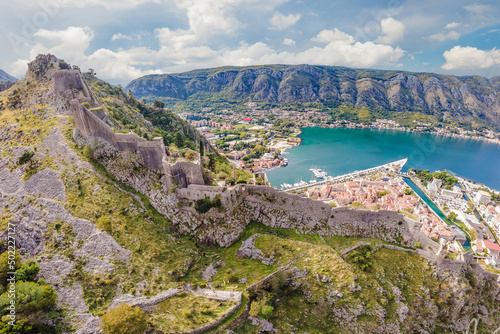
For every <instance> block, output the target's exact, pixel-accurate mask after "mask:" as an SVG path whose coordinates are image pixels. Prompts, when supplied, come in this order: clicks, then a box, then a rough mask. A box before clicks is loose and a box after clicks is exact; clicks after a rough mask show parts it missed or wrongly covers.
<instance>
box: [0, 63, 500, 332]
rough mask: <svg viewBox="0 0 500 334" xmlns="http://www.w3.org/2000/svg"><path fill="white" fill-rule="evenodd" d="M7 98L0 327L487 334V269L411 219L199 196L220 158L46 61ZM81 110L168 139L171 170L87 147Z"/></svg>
mask: <svg viewBox="0 0 500 334" xmlns="http://www.w3.org/2000/svg"><path fill="white" fill-rule="evenodd" d="M0 103H1V104H0V238H1V240H10V238H8V237H9V236H12V235H13V236H14V238H13V239H14V240H15V246H16V249H17V256H16V257H15V269H16V270H17V275H16V279H17V281H16V283H15V284H11V281H8V280H7V279H8V278H9V277H8V276H7V272H8V271H10V270H12V267H10V268H9V265H12V264H11V263H9V262H8V261H9V260H10V259H9V253H8V246H9V244H8V243H7V242H5V241H4V242H0V316H1V317H2V322H0V332H1V333H11V334H14V333H15V334H32V333H33V334H34V333H43V334H48V333H78V334H99V333H103V334H111V333H128V334H143V333H148V334H150V333H151V334H152V333H201V332H208V331H213V332H217V333H261V332H272V331H274V330H275V329H276V330H277V331H280V332H283V333H304V334H305V333H457V332H464V331H465V330H467V329H468V328H472V327H471V322H472V321H476V324H477V333H491V332H493V331H495V330H496V329H497V328H498V327H499V326H500V289H499V285H498V281H497V276H496V275H494V274H492V273H489V272H485V271H484V270H482V269H481V267H480V266H479V265H478V264H477V263H475V262H474V261H473V260H472V259H471V258H470V257H469V258H467V259H462V261H456V260H453V259H451V258H449V257H445V254H446V252H441V253H440V254H441V255H440V256H437V255H436V254H435V253H434V250H435V249H433V247H434V248H436V246H437V247H439V245H437V244H436V243H434V242H433V241H432V240H430V239H429V240H427V241H428V243H425V242H424V240H423V239H415V238H417V237H420V234H419V233H420V232H419V229H418V226H417V225H418V224H417V225H414V224H410V223H409V222H408V221H407V220H406V219H404V217H403V216H402V215H400V214H398V213H396V212H389V211H381V212H375V211H363V210H354V209H345V208H332V207H331V206H330V205H328V204H326V203H323V202H320V201H315V200H312V199H305V198H301V197H299V196H297V195H291V194H286V193H284V192H281V191H277V190H274V189H271V188H269V187H264V186H257V185H249V184H238V185H236V186H235V187H233V188H231V189H229V188H225V187H218V186H210V185H209V184H210V181H211V180H210V178H209V177H207V179H206V180H204V176H205V174H209V173H210V172H215V171H217V170H218V168H221V166H224V161H223V159H222V158H221V157H218V156H217V155H215V154H214V153H213V152H207V151H209V149H207V150H205V151H204V152H203V150H198V152H199V153H197V154H199V155H198V156H196V155H194V156H195V157H196V159H195V158H189V157H188V156H187V155H186V156H182V154H174V148H175V147H174V146H177V144H178V145H179V147H177V149H179V148H183V149H184V150H185V151H186V150H188V147H190V146H191V145H193V146H196V145H198V149H199V148H200V146H201V145H200V144H202V143H200V140H201V141H203V139H201V138H200V137H199V134H198V133H197V132H196V130H194V129H193V128H191V127H190V126H189V124H186V123H185V122H184V121H182V120H181V119H180V118H178V117H177V116H176V115H175V114H170V113H168V112H166V111H164V110H161V109H159V108H155V107H153V106H151V105H147V104H143V103H142V102H139V101H137V100H136V99H135V98H134V97H132V96H129V95H128V94H127V93H125V92H123V91H122V90H121V89H120V88H119V87H114V86H111V85H109V84H107V83H105V82H103V81H101V80H99V79H97V78H94V77H93V75H92V73H84V74H82V73H80V71H79V70H78V69H75V68H73V67H70V66H69V64H67V63H65V62H64V61H62V60H60V59H58V58H56V57H55V56H52V55H39V56H38V57H37V58H36V59H35V60H34V61H33V62H31V63H30V65H29V69H28V72H27V74H26V76H25V77H24V78H23V79H22V80H20V81H19V82H17V83H16V84H15V85H14V86H13V87H11V88H10V89H8V90H6V91H4V92H1V93H0ZM75 106H76V107H77V109H78V110H80V111H81V112H83V111H84V112H85V115H87V117H88V118H87V119H85V120H84V119H80V120H79V122H80V123H79V124H80V125H83V126H86V125H85V124H86V123H85V122H90V121H92V122H93V125H94V126H99V127H100V129H101V130H103V129H106V130H110V128H111V129H113V130H114V131H115V134H116V133H118V137H120V138H122V139H123V140H124V141H122V142H121V143H122V144H123V143H125V142H126V140H130V143H132V142H136V143H137V142H139V143H141V145H142V147H143V148H145V149H146V150H147V149H148V148H151V147H152V145H151V144H152V142H151V141H149V139H151V138H152V137H158V136H161V137H163V141H164V142H165V144H169V138H170V137H173V143H171V144H170V145H169V148H168V151H169V152H168V153H169V154H170V155H169V156H168V159H167V158H165V161H164V165H165V168H166V169H165V170H164V172H159V171H155V170H151V169H148V168H146V167H145V165H144V164H141V162H140V160H138V159H137V158H138V157H137V155H136V154H135V152H132V151H130V147H131V146H130V145H129V146H126V145H125V147H124V148H123V149H122V151H118V150H116V149H115V148H114V147H113V146H112V145H111V144H110V142H108V141H107V140H106V139H105V138H100V137H95V136H88V137H85V136H84V135H83V133H82V132H81V131H80V130H81V129H78V128H77V122H76V121H75V119H76V118H77V117H76V116H74V115H78V114H75V113H73V112H74V110H75V109H74V108H75ZM164 114H165V115H167V116H166V117H167V118H163V115H164ZM87 125H89V124H87ZM129 131H132V132H134V133H135V134H136V135H140V136H141V137H143V138H144V137H147V139H148V140H143V139H141V138H139V139H138V137H137V136H135V135H134V134H123V132H129ZM120 132H122V133H120ZM108 133H109V132H108ZM177 134H179V135H177ZM87 135H88V134H87ZM179 138H180V139H179ZM132 139H133V140H132ZM181 139H182V140H181ZM183 145H184V147H183ZM206 146H207V148H209V145H208V144H206ZM164 153H166V152H164ZM167 160H168V161H167ZM192 160H195V161H192ZM167 167H168V168H167ZM203 167H206V168H203ZM175 168H177V169H175ZM196 168H198V169H196ZM182 169H185V170H187V171H188V172H189V173H185V174H186V175H180V174H182V173H180V172H181V171H182ZM174 170H177V171H179V173H177V174H176V173H169V172H168V171H174ZM187 174H190V175H187ZM195 174H198V175H201V174H203V175H202V176H203V177H202V178H201V180H200V178H198V180H199V183H198V184H190V186H189V187H186V186H185V185H183V183H182V182H179V177H184V178H189V177H190V178H194V176H196V175H195ZM179 175H180V176H179ZM243 181H244V180H243ZM247 181H248V180H247ZM412 226H413V227H412ZM415 226H416V227H415ZM13 230H14V231H15V232H12V231H13ZM415 240H420V241H422V242H423V244H420V245H418V244H417V242H415V243H413V241H415ZM12 286H14V288H15V291H17V294H16V296H15V297H10V296H9V292H8V291H7V289H9V291H11V289H12ZM12 298H14V300H15V304H16V314H15V315H16V325H15V326H14V327H12V326H11V325H9V324H8V323H7V320H9V315H11V314H12V313H11V312H10V310H9V309H8V307H9V305H11V302H10V301H11V300H12ZM472 326H474V322H473V323H472Z"/></svg>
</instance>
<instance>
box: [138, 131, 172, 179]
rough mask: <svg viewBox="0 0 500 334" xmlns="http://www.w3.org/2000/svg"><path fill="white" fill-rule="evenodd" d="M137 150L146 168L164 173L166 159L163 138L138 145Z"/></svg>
mask: <svg viewBox="0 0 500 334" xmlns="http://www.w3.org/2000/svg"><path fill="white" fill-rule="evenodd" d="M137 149H138V150H139V153H140V155H141V156H142V163H143V164H144V166H146V167H148V168H151V169H155V170H157V171H160V172H163V163H162V162H163V159H164V158H165V157H166V154H165V146H164V145H163V139H162V138H161V137H159V138H154V139H153V141H151V142H148V141H144V142H139V143H137Z"/></svg>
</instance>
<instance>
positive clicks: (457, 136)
mask: <svg viewBox="0 0 500 334" xmlns="http://www.w3.org/2000/svg"><path fill="white" fill-rule="evenodd" d="M353 124H354V125H359V124H355V123H353ZM305 128H325V129H365V130H394V131H400V132H408V133H420V134H428V135H434V136H440V137H443V138H453V139H466V140H475V141H480V142H486V143H488V144H496V145H499V146H500V140H498V139H497V140H494V139H489V138H484V137H463V136H459V135H454V134H453V135H448V134H443V133H438V132H421V131H415V130H412V129H401V128H384V127H372V126H321V125H315V126H304V127H301V128H300V130H299V131H298V133H297V134H296V136H295V137H298V136H300V135H301V134H302V132H303V131H302V130H303V129H305ZM301 144H302V140H301V141H300V142H299V143H298V145H295V146H290V147H286V148H283V149H282V153H281V154H290V153H289V152H287V150H288V149H291V148H294V147H297V146H300V145H301ZM287 166H288V165H287ZM287 166H279V167H274V168H271V169H268V170H265V171H264V173H265V174H266V177H267V172H269V171H272V170H276V169H281V168H285V167H287ZM460 177H461V178H464V179H466V180H469V181H471V182H478V181H474V180H472V179H470V178H467V177H464V176H460ZM269 184H271V183H270V182H269ZM271 186H272V185H271ZM272 187H274V188H276V187H275V186H272ZM486 187H487V188H489V189H492V190H494V191H497V190H495V189H494V188H491V187H489V186H487V185H486Z"/></svg>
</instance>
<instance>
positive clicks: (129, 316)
mask: <svg viewBox="0 0 500 334" xmlns="http://www.w3.org/2000/svg"><path fill="white" fill-rule="evenodd" d="M147 327H148V323H147V319H146V314H145V313H144V312H143V311H142V310H141V309H140V308H139V307H132V306H130V305H128V304H125V303H123V304H121V305H120V306H118V307H115V308H113V309H111V310H109V311H108V312H106V314H104V315H103V316H102V318H101V323H100V325H99V328H101V329H102V330H103V332H104V334H143V333H144V331H145V330H146V329H147Z"/></svg>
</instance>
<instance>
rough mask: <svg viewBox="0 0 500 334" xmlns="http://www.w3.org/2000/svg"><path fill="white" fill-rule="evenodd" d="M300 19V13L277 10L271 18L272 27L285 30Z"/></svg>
mask: <svg viewBox="0 0 500 334" xmlns="http://www.w3.org/2000/svg"><path fill="white" fill-rule="evenodd" d="M299 20H300V14H295V15H294V14H288V15H284V14H281V13H278V12H276V13H274V15H273V17H272V18H271V24H272V29H277V30H285V29H286V28H288V27H291V26H293V25H294V24H295V23H297V22H298V21H299Z"/></svg>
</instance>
